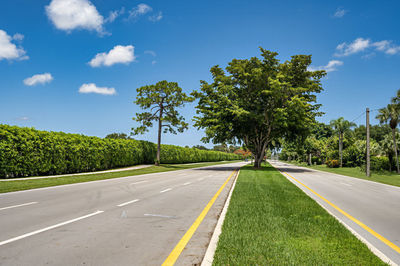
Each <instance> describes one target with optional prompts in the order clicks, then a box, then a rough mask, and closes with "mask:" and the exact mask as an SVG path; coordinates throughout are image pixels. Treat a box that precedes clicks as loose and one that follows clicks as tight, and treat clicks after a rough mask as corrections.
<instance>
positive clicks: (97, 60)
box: [89, 45, 135, 67]
mask: <svg viewBox="0 0 400 266" xmlns="http://www.w3.org/2000/svg"><path fill="white" fill-rule="evenodd" d="M134 49H135V47H133V46H132V45H127V46H122V45H117V46H115V47H114V48H113V49H111V50H110V51H109V52H108V53H99V54H97V55H96V56H95V57H94V58H93V59H92V60H90V62H89V65H90V66H92V67H99V66H112V65H114V64H118V63H121V64H129V63H130V62H132V61H134V60H135V54H134Z"/></svg>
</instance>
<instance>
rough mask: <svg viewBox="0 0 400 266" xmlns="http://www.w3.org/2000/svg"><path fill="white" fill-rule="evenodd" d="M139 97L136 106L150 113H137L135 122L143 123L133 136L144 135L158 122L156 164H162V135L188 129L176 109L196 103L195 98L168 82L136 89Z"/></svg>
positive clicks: (176, 84) (175, 84) (134, 130)
mask: <svg viewBox="0 0 400 266" xmlns="http://www.w3.org/2000/svg"><path fill="white" fill-rule="evenodd" d="M136 91H137V96H136V101H135V102H134V103H135V104H137V105H139V106H140V107H141V108H142V109H148V110H149V111H147V112H143V113H136V117H134V118H133V120H134V121H137V122H139V123H141V125H140V126H138V127H136V128H133V134H134V135H137V134H143V133H144V132H146V131H148V128H149V127H152V126H153V121H156V122H158V137H157V158H156V159H155V164H156V165H159V164H160V156H161V133H162V131H163V132H164V133H167V132H170V133H173V134H176V133H177V132H176V131H178V132H183V131H184V130H185V129H187V128H188V124H187V123H186V122H185V119H184V118H183V116H181V115H180V114H179V113H178V111H177V110H176V108H179V107H183V106H184V105H185V103H188V102H192V101H194V98H193V97H190V96H187V95H186V94H185V93H184V92H182V89H181V88H180V87H179V86H178V83H176V82H167V81H166V80H163V81H160V82H157V84H155V85H148V86H143V87H140V88H137V89H136Z"/></svg>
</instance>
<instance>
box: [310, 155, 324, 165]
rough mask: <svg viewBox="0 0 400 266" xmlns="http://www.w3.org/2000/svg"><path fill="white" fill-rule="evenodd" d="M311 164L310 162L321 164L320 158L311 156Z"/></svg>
mask: <svg viewBox="0 0 400 266" xmlns="http://www.w3.org/2000/svg"><path fill="white" fill-rule="evenodd" d="M311 162H312V164H318V165H320V164H322V159H321V157H317V156H313V157H311Z"/></svg>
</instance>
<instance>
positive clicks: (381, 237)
mask: <svg viewBox="0 0 400 266" xmlns="http://www.w3.org/2000/svg"><path fill="white" fill-rule="evenodd" d="M282 173H284V174H286V175H287V176H289V177H290V178H292V179H293V180H294V181H296V182H297V183H299V184H301V185H302V186H304V187H305V188H307V189H308V190H310V191H311V192H312V193H314V194H315V195H316V196H317V197H319V198H320V199H322V200H323V201H325V202H326V203H328V204H329V205H330V206H332V207H333V208H334V209H336V210H337V211H338V212H340V213H341V214H343V215H344V216H346V217H347V218H349V219H350V220H352V221H353V222H355V223H356V224H358V225H359V226H361V227H362V228H364V229H365V230H366V231H367V232H369V233H370V234H371V235H373V236H375V237H376V238H378V239H379V240H380V241H382V242H383V243H385V244H386V245H388V246H389V247H391V248H392V249H393V250H395V251H397V252H398V253H400V247H398V246H396V245H395V244H393V243H392V242H390V241H389V240H388V239H386V238H385V237H383V236H382V235H380V234H378V233H377V232H375V231H374V230H372V229H371V228H370V227H368V226H367V225H365V224H364V223H362V222H361V221H359V220H357V219H356V218H354V217H353V216H351V215H350V214H348V213H347V212H345V211H343V210H342V209H340V208H339V207H338V206H336V205H335V204H333V203H332V202H330V201H329V200H327V199H326V198H324V197H323V196H321V195H320V194H318V193H317V192H315V191H314V190H313V189H312V188H309V187H308V186H306V185H305V184H303V183H302V182H300V181H299V180H297V179H296V178H294V177H293V176H291V175H289V174H288V173H286V172H282Z"/></svg>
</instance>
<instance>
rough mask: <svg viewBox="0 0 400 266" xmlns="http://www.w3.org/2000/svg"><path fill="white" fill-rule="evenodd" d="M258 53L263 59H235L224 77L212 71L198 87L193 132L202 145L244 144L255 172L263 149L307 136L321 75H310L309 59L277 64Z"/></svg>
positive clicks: (219, 70) (315, 111)
mask: <svg viewBox="0 0 400 266" xmlns="http://www.w3.org/2000/svg"><path fill="white" fill-rule="evenodd" d="M260 50H261V57H262V58H261V59H260V58H257V57H252V58H250V59H233V60H232V61H231V62H230V63H229V64H228V67H226V72H225V71H224V70H223V69H222V68H221V67H219V66H218V65H217V66H214V67H212V68H211V74H212V77H213V82H212V83H208V82H206V81H201V88H200V91H196V92H194V93H193V95H194V96H196V97H197V98H198V99H199V102H198V105H197V114H198V115H199V116H196V117H195V119H194V120H195V126H196V127H197V128H203V129H205V133H206V137H204V138H203V141H205V142H209V141H212V142H213V143H232V144H235V143H244V144H245V145H246V148H248V149H249V150H250V151H251V152H252V154H253V155H254V157H255V166H256V167H259V166H260V163H261V161H262V160H263V158H264V154H265V151H266V149H267V147H270V145H271V143H272V142H273V141H277V140H278V139H280V138H286V139H293V138H298V137H299V136H305V135H307V133H308V132H309V129H310V125H311V124H312V123H313V122H314V119H315V116H317V115H319V113H318V109H319V105H318V104H315V101H316V94H317V93H319V92H321V91H322V86H321V82H320V79H321V78H322V77H323V76H324V75H325V71H308V67H309V66H310V64H311V56H309V55H295V56H292V58H291V60H289V61H286V62H284V63H280V62H279V60H278V59H277V55H278V53H275V52H271V51H267V50H265V49H263V48H260Z"/></svg>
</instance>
